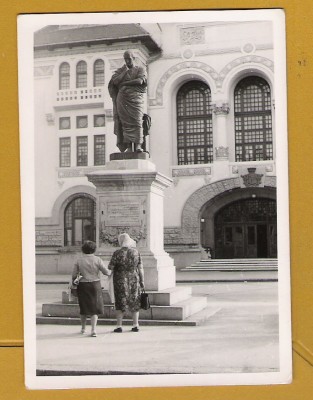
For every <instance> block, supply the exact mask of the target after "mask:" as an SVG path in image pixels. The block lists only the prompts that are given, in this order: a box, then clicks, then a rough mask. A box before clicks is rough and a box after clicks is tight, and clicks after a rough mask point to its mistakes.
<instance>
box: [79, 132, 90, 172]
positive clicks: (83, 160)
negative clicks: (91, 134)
mask: <svg viewBox="0 0 313 400" xmlns="http://www.w3.org/2000/svg"><path fill="white" fill-rule="evenodd" d="M86 165H88V138H87V136H80V137H77V166H86Z"/></svg>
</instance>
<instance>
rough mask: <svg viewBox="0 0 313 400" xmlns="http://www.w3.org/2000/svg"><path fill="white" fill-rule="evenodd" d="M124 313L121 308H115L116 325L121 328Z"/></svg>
mask: <svg viewBox="0 0 313 400" xmlns="http://www.w3.org/2000/svg"><path fill="white" fill-rule="evenodd" d="M123 316H124V313H123V311H121V310H116V327H117V328H121V327H122V324H123Z"/></svg>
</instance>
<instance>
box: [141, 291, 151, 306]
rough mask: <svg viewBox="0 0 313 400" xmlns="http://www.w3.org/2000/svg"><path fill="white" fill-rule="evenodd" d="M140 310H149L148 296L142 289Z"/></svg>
mask: <svg viewBox="0 0 313 400" xmlns="http://www.w3.org/2000/svg"><path fill="white" fill-rule="evenodd" d="M140 308H142V309H143V310H149V308H150V300H149V295H148V293H146V292H145V289H142V293H141V295H140Z"/></svg>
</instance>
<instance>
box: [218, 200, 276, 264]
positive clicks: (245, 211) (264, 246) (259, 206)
mask: <svg viewBox="0 0 313 400" xmlns="http://www.w3.org/2000/svg"><path fill="white" fill-rule="evenodd" d="M276 232H277V225H276V201H275V200H272V199H253V198H251V199H244V200H239V201H235V202H233V203H231V204H229V205H227V206H225V207H223V208H222V209H221V210H220V211H219V212H218V213H217V214H216V215H215V218H214V235H215V257H216V258H268V257H270V258H274V257H277V244H276V242H277V233H276Z"/></svg>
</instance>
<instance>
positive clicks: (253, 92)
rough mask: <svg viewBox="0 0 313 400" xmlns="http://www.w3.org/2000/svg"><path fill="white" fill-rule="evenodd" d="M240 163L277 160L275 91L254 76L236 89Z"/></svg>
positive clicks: (238, 157)
mask: <svg viewBox="0 0 313 400" xmlns="http://www.w3.org/2000/svg"><path fill="white" fill-rule="evenodd" d="M235 142H236V161H260V160H272V159H273V135H272V112H271V89H270V87H269V84H268V83H267V82H266V81H265V80H264V79H262V78H260V77H257V76H250V77H247V78H244V79H242V80H241V81H240V82H239V83H238V85H237V86H236V88H235Z"/></svg>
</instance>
